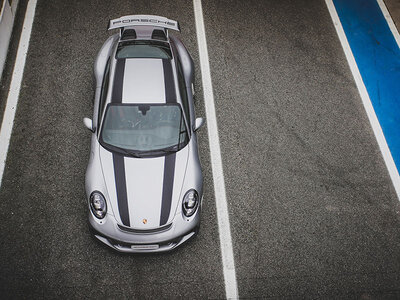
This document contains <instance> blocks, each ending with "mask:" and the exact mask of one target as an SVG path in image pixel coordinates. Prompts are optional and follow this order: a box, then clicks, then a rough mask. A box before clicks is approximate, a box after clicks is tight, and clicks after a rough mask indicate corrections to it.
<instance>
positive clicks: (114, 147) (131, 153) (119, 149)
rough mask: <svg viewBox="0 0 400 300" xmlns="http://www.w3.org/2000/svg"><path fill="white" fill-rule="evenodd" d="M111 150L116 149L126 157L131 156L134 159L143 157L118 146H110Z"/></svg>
mask: <svg viewBox="0 0 400 300" xmlns="http://www.w3.org/2000/svg"><path fill="white" fill-rule="evenodd" d="M110 146H111V148H112V149H116V150H117V151H119V152H122V153H123V154H125V155H127V156H131V157H136V158H141V157H143V156H141V155H140V154H138V153H137V152H135V151H132V150H128V149H125V148H122V147H118V146H114V145H110Z"/></svg>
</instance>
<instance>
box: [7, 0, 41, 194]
mask: <svg viewBox="0 0 400 300" xmlns="http://www.w3.org/2000/svg"><path fill="white" fill-rule="evenodd" d="M36 3H37V0H30V1H29V2H28V6H27V8H26V13H25V19H24V25H23V28H22V32H21V38H20V40H19V45H18V51H17V57H16V59H15V65H14V71H13V74H12V78H11V84H10V90H9V91H8V97H7V104H6V108H5V110H4V117H3V122H2V124H1V129H0V187H1V182H2V179H3V173H4V168H5V164H6V159H7V152H8V146H9V144H10V138H11V133H12V129H13V125H14V118H15V112H16V110H17V104H18V97H19V91H20V89H21V82H22V76H23V74H24V68H25V60H26V54H27V53H28V47H29V40H30V37H31V31H32V24H33V19H34V16H35V9H36Z"/></svg>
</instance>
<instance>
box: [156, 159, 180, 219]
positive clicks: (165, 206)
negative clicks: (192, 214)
mask: <svg viewBox="0 0 400 300" xmlns="http://www.w3.org/2000/svg"><path fill="white" fill-rule="evenodd" d="M175 159H176V154H175V153H173V154H170V155H166V156H165V162H164V179H163V191H162V203H161V216H160V226H162V225H164V224H166V223H167V221H168V218H169V214H170V211H171V202H172V190H173V187H174V175H175Z"/></svg>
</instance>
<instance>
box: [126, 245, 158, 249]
mask: <svg viewBox="0 0 400 300" xmlns="http://www.w3.org/2000/svg"><path fill="white" fill-rule="evenodd" d="M131 248H132V249H133V250H156V249H158V248H160V246H159V245H132V246H131Z"/></svg>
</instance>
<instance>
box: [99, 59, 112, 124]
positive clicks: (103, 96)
mask: <svg viewBox="0 0 400 300" xmlns="http://www.w3.org/2000/svg"><path fill="white" fill-rule="evenodd" d="M109 82H110V59H108V61H107V65H106V68H105V70H104V77H103V83H102V85H101V93H100V103H99V115H98V123H99V125H100V121H101V116H102V115H103V112H104V105H105V104H106V99H107V91H108V85H109Z"/></svg>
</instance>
